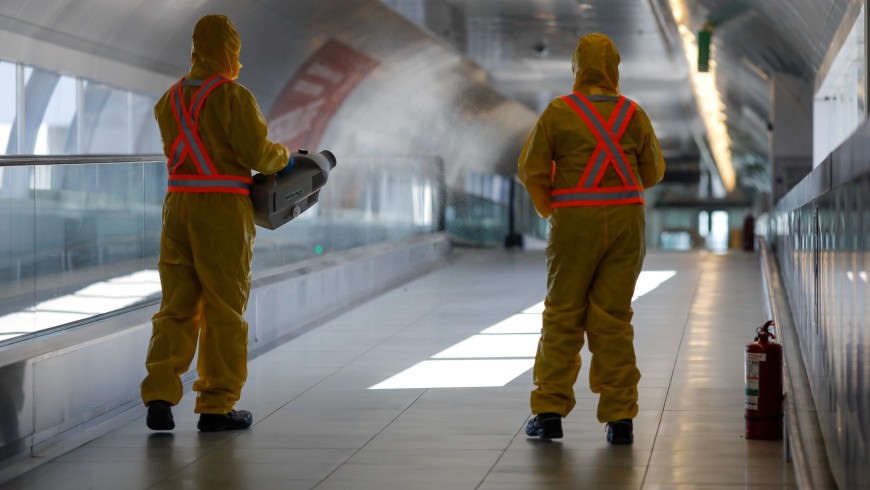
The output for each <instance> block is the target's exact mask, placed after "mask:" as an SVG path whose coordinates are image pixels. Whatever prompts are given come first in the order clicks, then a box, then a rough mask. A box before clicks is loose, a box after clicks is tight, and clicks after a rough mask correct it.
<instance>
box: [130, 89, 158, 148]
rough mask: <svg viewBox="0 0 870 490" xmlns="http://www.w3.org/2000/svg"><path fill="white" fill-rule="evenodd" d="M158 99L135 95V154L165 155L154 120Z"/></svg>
mask: <svg viewBox="0 0 870 490" xmlns="http://www.w3.org/2000/svg"><path fill="white" fill-rule="evenodd" d="M156 103H157V97H154V96H150V95H143V94H135V93H134V94H133V105H132V107H133V138H134V140H133V152H134V153H163V145H161V143H160V133H159V131H158V130H157V121H156V120H155V119H154V104H156Z"/></svg>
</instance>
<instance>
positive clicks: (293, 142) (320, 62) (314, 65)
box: [269, 39, 379, 151]
mask: <svg viewBox="0 0 870 490" xmlns="http://www.w3.org/2000/svg"><path fill="white" fill-rule="evenodd" d="M378 64H379V62H378V61H377V60H375V59H373V58H370V57H369V56H366V55H365V54H363V53H360V52H359V51H356V50H355V49H353V48H351V47H349V46H347V45H345V44H342V43H341V42H339V41H336V40H334V39H331V40H329V41H327V43H326V44H324V45H323V47H321V48H320V49H319V50H317V52H315V53H314V54H313V55H311V57H310V58H308V60H307V61H306V62H305V64H303V65H302V67H301V68H300V69H299V71H297V72H296V74H295V75H294V76H293V78H291V79H290V81H289V82H287V85H286V86H284V90H282V91H281V94H280V95H279V96H278V98H277V99H276V101H275V104H274V105H273V106H272V110H271V111H270V112H269V131H270V133H271V134H270V139H271V140H272V141H275V142H278V143H281V144H283V145H285V146H286V147H287V148H289V149H290V151H296V150H297V149H299V148H308V149H310V150H312V151H317V145H318V144H319V143H320V138H321V137H323V132H324V131H325V130H326V126H327V125H328V124H329V122H330V121H331V120H332V117H333V116H334V115H335V113H336V111H338V108H339V107H340V106H341V104H342V102H344V99H345V98H347V95H348V94H349V93H350V92H351V91H352V90H353V89H354V88H355V87H356V86H357V85H359V83H360V81H362V80H363V79H364V78H365V77H366V76H367V75H368V74H369V73H370V72H371V71H372V70H373V69H374V68H375V67H376V66H378Z"/></svg>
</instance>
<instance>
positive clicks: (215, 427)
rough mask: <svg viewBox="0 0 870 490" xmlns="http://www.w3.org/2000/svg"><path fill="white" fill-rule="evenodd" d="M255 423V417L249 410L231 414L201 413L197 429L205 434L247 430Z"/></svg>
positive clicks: (236, 411)
mask: <svg viewBox="0 0 870 490" xmlns="http://www.w3.org/2000/svg"><path fill="white" fill-rule="evenodd" d="M253 422H254V416H253V415H252V414H251V412H249V411H247V410H233V411H231V412H229V413H225V414H220V413H201V414H199V423H198V424H196V428H197V429H199V430H201V431H203V432H218V431H222V430H241V429H247V428H248V427H250V426H251V424H252V423H253Z"/></svg>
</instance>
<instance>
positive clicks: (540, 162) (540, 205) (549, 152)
mask: <svg viewBox="0 0 870 490" xmlns="http://www.w3.org/2000/svg"><path fill="white" fill-rule="evenodd" d="M546 116H547V111H544V114H542V115H541V117H540V119H538V122H537V124H535V128H534V129H533V130H532V134H530V135H529V138H528V140H526V144H525V146H524V147H523V150H522V152H520V158H519V161H518V167H517V177H519V179H520V182H522V184H523V186H524V187H525V188H526V190H527V191H528V192H529V196H530V197H531V198H532V203H534V205H535V210H536V211H537V212H538V214H539V215H541V217H543V218H546V217H548V216H550V213H551V212H552V210H551V208H550V188H551V186H552V182H551V179H552V172H553V149H552V146H551V143H550V138H549V135H548V134H547V127H546Z"/></svg>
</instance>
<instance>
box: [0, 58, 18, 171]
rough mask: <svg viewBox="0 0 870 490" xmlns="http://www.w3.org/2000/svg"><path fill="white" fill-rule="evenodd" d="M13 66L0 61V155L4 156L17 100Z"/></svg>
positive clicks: (13, 121) (14, 68)
mask: <svg viewBox="0 0 870 490" xmlns="http://www.w3.org/2000/svg"><path fill="white" fill-rule="evenodd" d="M15 70H16V67H15V64H13V63H7V62H5V61H0V150H2V152H0V154H4V155H5V154H6V148H7V146H8V143H9V137H10V135H11V134H12V125H13V124H14V123H15V112H16V105H17V100H18V94H17V84H16V83H15V78H16V77H15Z"/></svg>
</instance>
